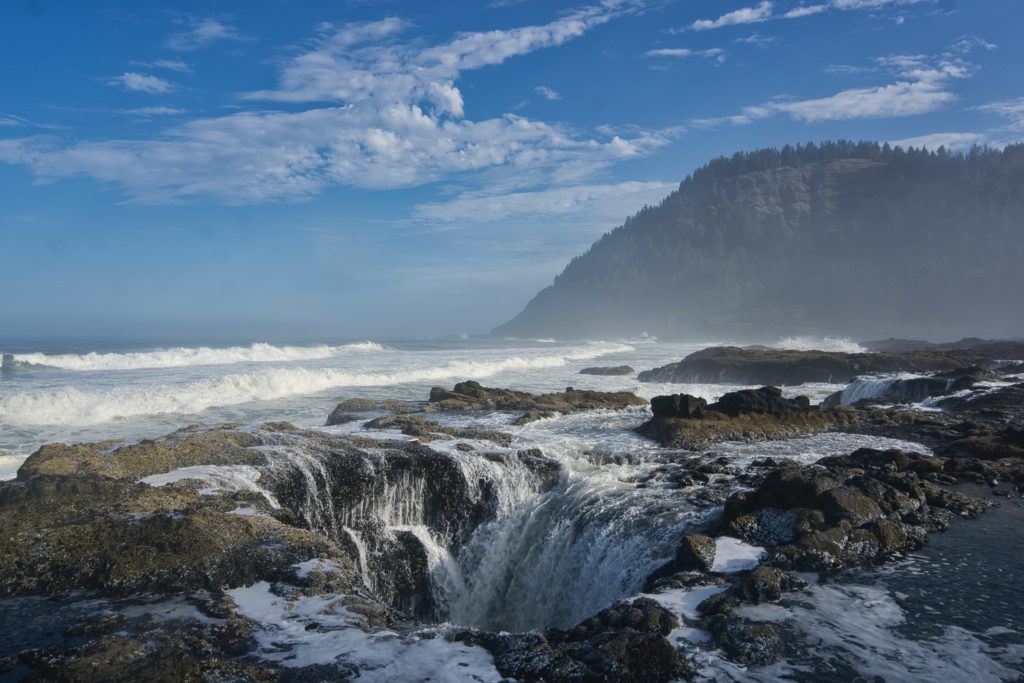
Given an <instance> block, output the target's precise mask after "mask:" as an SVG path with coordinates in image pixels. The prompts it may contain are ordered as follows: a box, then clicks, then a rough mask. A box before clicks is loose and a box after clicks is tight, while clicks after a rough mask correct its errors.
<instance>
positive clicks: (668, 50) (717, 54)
mask: <svg viewBox="0 0 1024 683" xmlns="http://www.w3.org/2000/svg"><path fill="white" fill-rule="evenodd" d="M644 55H645V56H647V57H665V58H669V59H686V58H688V57H703V58H705V59H710V60H712V61H714V62H717V63H718V64H721V63H723V62H725V50H723V49H722V48H720V47H713V48H709V49H707V50H691V49H689V48H685V47H663V48H658V49H656V50H648V51H647V52H645V53H644Z"/></svg>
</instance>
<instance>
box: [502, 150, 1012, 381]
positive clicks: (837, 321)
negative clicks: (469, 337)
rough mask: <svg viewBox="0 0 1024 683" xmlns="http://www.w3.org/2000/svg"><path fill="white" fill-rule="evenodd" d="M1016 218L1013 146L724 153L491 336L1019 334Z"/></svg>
mask: <svg viewBox="0 0 1024 683" xmlns="http://www.w3.org/2000/svg"><path fill="white" fill-rule="evenodd" d="M1021 215H1024V145H1010V146H1008V147H1006V148H1005V149H1004V150H1000V151H996V150H992V151H987V152H976V153H971V154H969V155H967V156H958V155H950V154H948V153H947V152H946V151H945V150H940V151H939V152H932V153H928V152H925V151H923V150H910V151H906V150H901V149H889V148H888V146H879V145H877V144H873V143H852V142H845V141H840V142H835V143H825V144H823V145H820V146H819V145H813V144H812V145H807V146H797V147H795V148H794V147H790V146H786V147H784V148H783V149H781V150H776V149H761V150H757V151H754V152H750V153H737V154H735V155H734V156H732V157H731V158H720V159H716V160H714V161H712V162H710V163H709V164H707V165H706V166H704V167H702V168H700V169H698V170H697V171H695V172H694V173H693V175H692V176H691V177H687V178H686V179H685V180H684V181H683V182H682V184H681V185H680V187H679V189H678V191H676V192H673V193H672V194H670V195H669V196H668V197H667V198H665V200H664V201H662V202H661V204H659V205H657V206H651V207H646V208H644V209H642V210H640V211H639V213H637V214H636V215H634V216H633V217H631V218H629V219H627V220H626V222H625V223H624V224H623V225H622V226H621V227H619V228H616V229H615V230H612V231H611V232H609V233H608V234H606V235H605V236H604V237H602V238H601V239H600V240H598V241H597V242H596V243H595V244H594V245H592V246H591V247H590V249H589V250H588V251H587V252H586V253H584V254H583V255H581V256H579V257H577V258H575V259H573V260H572V262H571V263H569V265H568V266H566V268H565V270H564V271H563V272H562V273H561V274H560V275H558V276H557V277H556V278H555V281H554V283H553V284H552V285H551V286H550V287H547V288H546V289H544V290H542V291H541V292H539V293H538V294H537V295H536V296H535V297H534V298H533V300H531V301H530V302H529V303H528V304H527V305H526V308H525V309H524V310H523V311H522V312H521V313H519V314H518V315H517V316H516V317H515V318H513V319H512V320H511V321H509V322H508V323H506V324H504V325H501V326H499V327H498V328H496V329H495V330H494V334H496V335H501V336H508V335H511V336H520V337H526V336H538V335H540V336H543V335H555V336H559V337H562V338H590V339H595V338H607V337H609V336H628V335H633V334H636V333H637V331H639V330H647V331H649V332H650V333H651V334H655V335H658V336H659V337H662V338H665V337H669V336H678V337H684V336H685V337H688V338H691V339H693V338H699V337H704V338H708V337H709V336H711V337H717V338H733V339H743V338H750V339H754V338H759V339H764V338H765V337H766V336H772V335H779V336H788V335H792V334H827V335H839V336H847V337H850V336H853V337H860V338H864V336H871V335H892V334H901V335H905V336H919V337H932V338H950V337H953V336H954V335H964V334H977V333H978V332H979V331H984V332H985V333H986V334H993V335H1002V336H1013V335H1019V334H1021V333H1022V332H1024V326H1022V325H1024V323H1022V321H1021V320H1020V319H1015V316H1013V315H1011V314H1010V311H1014V310H1017V309H1018V308H1019V301H1018V296H1019V292H1021V291H1024V271H1022V269H1021V268H1020V263H1022V262H1024V241H1022V240H1021V239H1020V233H1019V228H1020V216H1021ZM954 312H955V313H954ZM1018 318H1019V317H1018ZM753 383H758V384H762V383H763V384H777V383H779V380H777V379H768V378H765V379H758V380H754V382H753Z"/></svg>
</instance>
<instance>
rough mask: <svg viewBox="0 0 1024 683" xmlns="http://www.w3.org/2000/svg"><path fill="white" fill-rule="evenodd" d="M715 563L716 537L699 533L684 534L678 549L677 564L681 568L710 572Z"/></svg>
mask: <svg viewBox="0 0 1024 683" xmlns="http://www.w3.org/2000/svg"><path fill="white" fill-rule="evenodd" d="M714 563H715V539H713V538H710V537H708V536H701V535H699V534H691V535H688V536H683V540H682V542H681V543H680V544H679V547H678V548H677V549H676V559H675V565H676V568H677V569H680V570H698V571H704V572H709V571H711V565H713V564H714Z"/></svg>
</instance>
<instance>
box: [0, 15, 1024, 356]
mask: <svg viewBox="0 0 1024 683" xmlns="http://www.w3.org/2000/svg"><path fill="white" fill-rule="evenodd" d="M0 13H2V14H0V59H2V60H3V63H4V64H5V65H6V68H5V69H3V70H2V72H0V92H2V93H3V95H2V97H0V257H2V261H0V263H2V266H0V291H2V292H3V302H4V304H3V310H2V312H0V337H2V336H23V337H24V336H39V337H47V336H54V337H56V336H69V335H71V336H85V337H88V336H103V337H107V338H110V337H156V338H159V337H161V336H171V335H173V336H175V337H183V336H188V337H196V338H201V337H203V336H204V335H205V336H209V337H211V338H214V337H223V336H230V337H232V338H251V339H253V340H257V339H264V338H267V339H269V338H292V339H298V338H304V339H305V338H316V337H331V338H342V337H344V338H356V337H377V338H385V337H397V336H430V335H443V334H456V333H460V332H469V333H480V332H486V331H487V330H488V329H490V328H491V327H492V326H494V325H496V324H498V323H501V322H504V321H506V320H507V319H509V318H511V317H512V316H513V315H515V314H516V313H517V312H518V311H519V310H520V309H521V308H522V307H523V306H524V305H525V303H526V302H527V301H528V300H529V299H530V297H531V296H533V294H535V293H536V292H537V291H538V290H539V289H541V288H542V287H544V286H546V285H548V284H550V283H551V281H552V279H553V278H554V276H555V275H556V274H558V273H559V272H560V271H561V269H562V268H563V267H564V266H565V264H566V263H567V262H568V260H569V259H571V258H572V257H573V256H575V255H577V254H579V253H581V252H583V251H584V250H585V249H586V248H587V247H588V246H589V245H590V244H591V243H592V242H593V241H594V240H595V239H597V238H598V237H600V236H601V234H603V233H604V232H606V231H608V230H610V229H612V228H614V227H615V226H617V225H619V224H621V223H622V221H623V219H624V218H625V217H626V216H628V215H630V214H632V213H634V212H636V211H637V210H639V209H640V208H641V207H642V206H644V205H645V204H654V203H657V202H658V201H660V200H661V199H662V198H663V197H664V196H665V195H666V194H668V193H669V192H671V191H672V190H673V189H674V188H675V187H677V186H678V184H679V182H680V181H681V180H682V179H683V178H684V177H685V176H686V175H687V174H688V173H690V172H692V171H693V170H694V169H695V168H697V167H699V166H700V165H702V164H703V163H705V162H706V161H708V160H709V159H710V158H713V157H715V156H718V155H722V154H731V153H733V152H735V151H737V150H750V149H756V148H758V147H768V146H781V145H783V144H786V143H796V142H806V141H820V140H825V139H835V138H849V139H870V140H878V141H882V142H885V141H888V142H893V143H898V144H902V145H904V146H907V145H927V146H928V147H930V148H935V147H937V146H939V145H943V144H944V145H946V146H948V147H952V148H956V149H964V148H966V147H968V146H970V145H973V144H982V145H991V146H1001V145H1005V144H1007V143H1009V142H1013V141H1016V140H1020V139H1024V41H1021V40H1020V28H1021V27H1022V26H1024V2H1021V1H1020V0H962V1H959V2H958V1H954V0H777V1H774V2H770V1H756V0H715V1H714V2H711V1H698V0H593V1H592V2H590V3H587V2H579V3H577V2H560V1H557V0H493V1H488V0H479V1H476V2H468V1H466V2H455V1H452V2H444V3H434V2H431V3H426V2H422V1H420V2H413V1H400V0H394V1H387V0H323V1H302V2H300V1H298V0H248V1H246V2H227V1H224V2H219V1H215V0H208V1H203V2H198V1H188V0H179V1H176V2H173V3H172V2H156V1H153V2H145V3H139V2H130V1H128V0H120V1H102V0H92V1H91V2H78V1H76V0H8V1H7V2H5V3H4V4H3V6H2V8H0Z"/></svg>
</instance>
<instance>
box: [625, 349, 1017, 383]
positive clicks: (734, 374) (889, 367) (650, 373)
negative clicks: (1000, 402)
mask: <svg viewBox="0 0 1024 683" xmlns="http://www.w3.org/2000/svg"><path fill="white" fill-rule="evenodd" d="M995 358H997V356H993V355H992V353H991V352H990V351H988V350H948V351H909V352H905V353H839V352H831V351H791V350H779V349H743V348H738V347H734V346H718V347H712V348H707V349H703V350H701V351H697V352H695V353H692V354H690V355H689V356H687V357H686V358H684V359H683V360H681V361H679V362H678V363H671V364H669V365H665V366H662V367H660V368H654V369H653V370H646V371H644V372H641V373H640V374H639V375H637V379H639V380H640V381H641V382H672V383H693V384H698V383H718V384H770V385H775V386H793V385H798V384H806V383H808V382H827V383H832V384H837V383H842V382H849V381H851V380H852V379H854V378H855V377H857V376H858V375H865V374H884V373H896V372H939V371H947V370H955V369H957V368H961V367H964V366H970V365H977V364H981V363H985V362H989V361H992V360H994V359H995Z"/></svg>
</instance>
